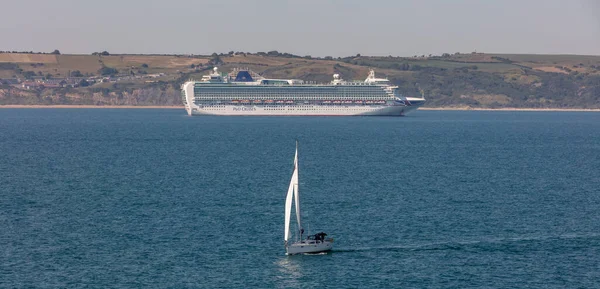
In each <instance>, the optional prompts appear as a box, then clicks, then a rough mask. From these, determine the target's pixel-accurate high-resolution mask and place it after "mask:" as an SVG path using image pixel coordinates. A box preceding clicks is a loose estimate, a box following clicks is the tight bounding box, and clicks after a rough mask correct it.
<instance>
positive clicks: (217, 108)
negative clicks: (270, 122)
mask: <svg viewBox="0 0 600 289" xmlns="http://www.w3.org/2000/svg"><path fill="white" fill-rule="evenodd" d="M417 108H418V106H416V105H413V106H400V105H398V106H386V105H368V106H367V105H354V106H353V105H349V106H344V105H339V106H334V105H306V106H302V105H290V106H285V105H284V106H277V107H269V106H262V105H245V106H241V105H210V106H192V107H189V108H188V114H190V115H239V116H243V115H270V116H285V115H288V116H403V115H406V114H407V113H409V112H411V111H413V110H416V109H417Z"/></svg>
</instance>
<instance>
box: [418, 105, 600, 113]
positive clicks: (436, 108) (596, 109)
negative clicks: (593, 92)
mask: <svg viewBox="0 0 600 289" xmlns="http://www.w3.org/2000/svg"><path fill="white" fill-rule="evenodd" d="M418 110H461V111H464V110H478V111H563V112H567V111H572V112H600V108H516V107H504V108H477V107H468V106H465V107H419V109H418Z"/></svg>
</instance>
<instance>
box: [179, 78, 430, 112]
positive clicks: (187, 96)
mask: <svg viewBox="0 0 600 289" xmlns="http://www.w3.org/2000/svg"><path fill="white" fill-rule="evenodd" d="M181 88H182V92H181V93H182V98H183V103H184V105H185V108H186V110H187V112H188V114H189V115H340V116H341V115H395V116H400V115H405V114H406V113H408V112H410V111H412V110H415V109H417V108H418V107H419V106H421V105H422V104H423V103H424V102H425V99H424V98H422V97H420V98H416V97H405V96H403V95H402V94H400V93H399V91H398V87H397V86H393V85H392V84H391V83H390V81H389V80H388V79H385V78H377V77H375V72H374V71H373V70H371V71H370V72H369V75H368V77H367V78H366V79H365V81H345V80H343V79H342V78H341V77H340V75H339V74H334V75H333V80H332V81H331V82H330V83H328V84H315V83H308V82H305V81H303V80H300V79H270V78H265V77H262V76H260V75H259V74H257V73H254V72H253V71H251V70H249V69H234V70H233V71H232V72H231V73H229V74H222V73H220V72H219V70H218V68H216V67H215V68H214V69H213V71H212V73H210V74H208V75H204V76H203V77H202V79H201V80H200V81H188V82H186V83H184V84H183V85H182V86H181Z"/></svg>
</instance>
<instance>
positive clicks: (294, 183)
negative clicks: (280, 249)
mask: <svg viewBox="0 0 600 289" xmlns="http://www.w3.org/2000/svg"><path fill="white" fill-rule="evenodd" d="M292 199H294V201H295V203H296V220H297V222H298V231H300V230H301V229H302V223H301V221H300V196H299V195H298V142H296V155H295V156H294V172H293V173H292V179H291V180H290V186H289V187H288V193H287V196H286V198H285V232H284V238H283V239H284V241H286V242H287V241H288V240H289V239H290V221H291V220H290V219H291V215H292Z"/></svg>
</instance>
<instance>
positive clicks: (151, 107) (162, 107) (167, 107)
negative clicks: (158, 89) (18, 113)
mask: <svg viewBox="0 0 600 289" xmlns="http://www.w3.org/2000/svg"><path fill="white" fill-rule="evenodd" d="M2 108H140V109H184V108H185V107H184V106H183V105H182V106H167V105H69V104H59V105H39V104H34V105H21V104H7V105H0V109H2Z"/></svg>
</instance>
